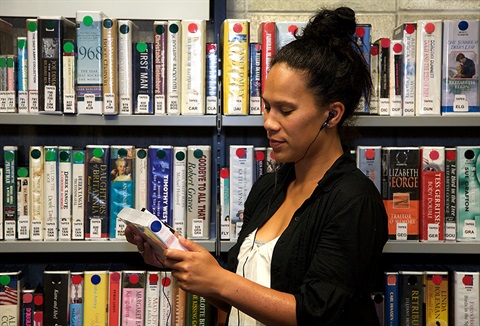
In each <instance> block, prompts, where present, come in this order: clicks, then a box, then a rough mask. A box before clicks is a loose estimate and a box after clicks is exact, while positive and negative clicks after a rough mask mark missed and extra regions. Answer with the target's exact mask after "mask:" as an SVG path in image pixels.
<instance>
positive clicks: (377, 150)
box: [356, 146, 382, 193]
mask: <svg viewBox="0 0 480 326" xmlns="http://www.w3.org/2000/svg"><path fill="white" fill-rule="evenodd" d="M356 161H357V167H358V168H359V169H360V171H362V172H363V173H364V174H365V175H366V176H367V177H368V178H369V179H370V180H371V181H372V182H373V183H374V184H375V187H377V189H378V191H379V192H380V193H381V191H382V147H381V146H357V150H356Z"/></svg>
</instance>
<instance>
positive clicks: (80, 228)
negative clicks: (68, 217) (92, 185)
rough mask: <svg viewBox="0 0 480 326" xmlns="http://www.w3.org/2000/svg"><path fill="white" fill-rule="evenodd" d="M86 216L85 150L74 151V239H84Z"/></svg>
mask: <svg viewBox="0 0 480 326" xmlns="http://www.w3.org/2000/svg"><path fill="white" fill-rule="evenodd" d="M84 218H85V152H84V150H83V149H81V150H73V151H72V240H83V239H84V238H85V230H84Z"/></svg>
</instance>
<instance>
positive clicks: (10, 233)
mask: <svg viewBox="0 0 480 326" xmlns="http://www.w3.org/2000/svg"><path fill="white" fill-rule="evenodd" d="M15 228H16V223H15V221H5V236H4V239H5V240H15V239H16V237H15Z"/></svg>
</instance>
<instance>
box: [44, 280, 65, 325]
mask: <svg viewBox="0 0 480 326" xmlns="http://www.w3.org/2000/svg"><path fill="white" fill-rule="evenodd" d="M43 295H44V302H43V309H44V310H43V323H44V324H45V325H58V326H68V325H69V318H68V317H69V315H68V312H69V299H70V272H69V271H44V272H43Z"/></svg>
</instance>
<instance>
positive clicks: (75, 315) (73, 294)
mask: <svg viewBox="0 0 480 326" xmlns="http://www.w3.org/2000/svg"><path fill="white" fill-rule="evenodd" d="M68 302H69V309H68V311H69V319H70V326H83V272H71V273H70V297H69V300H68Z"/></svg>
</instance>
